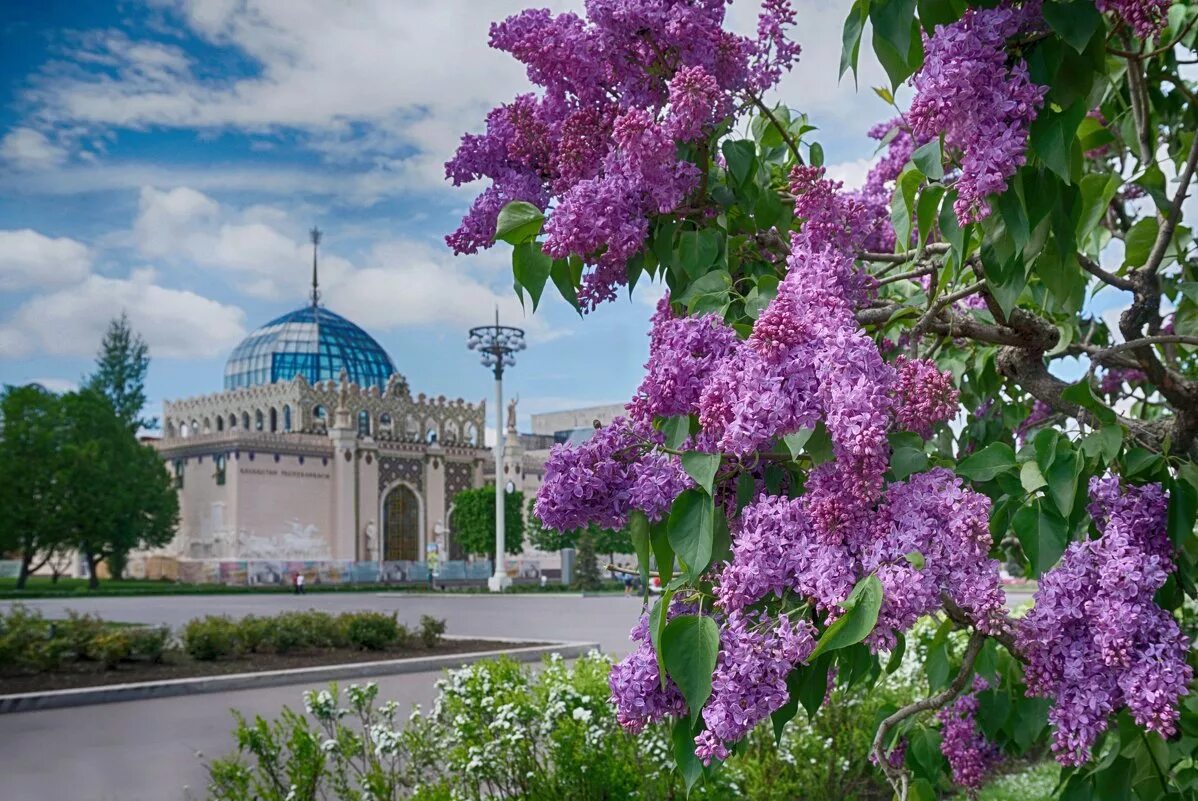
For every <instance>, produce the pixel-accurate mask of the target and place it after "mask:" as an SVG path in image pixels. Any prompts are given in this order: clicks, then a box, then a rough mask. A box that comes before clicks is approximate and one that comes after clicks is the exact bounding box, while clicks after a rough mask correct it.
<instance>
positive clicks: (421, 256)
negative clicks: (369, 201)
mask: <svg viewBox="0 0 1198 801" xmlns="http://www.w3.org/2000/svg"><path fill="white" fill-rule="evenodd" d="M486 258H487V257H483V258H482V259H480V258H455V257H454V256H452V255H450V254H449V252H448V251H446V250H445V249H444V248H441V247H438V246H436V245H430V244H428V243H425V242H419V241H416V240H407V239H401V240H394V241H390V242H385V243H382V244H379V245H376V246H375V247H374V248H373V249H372V250H371V252H370V254H369V255H368V256H367V257H366V259H365V264H366V265H367V266H365V267H364V268H362V269H357V270H353V271H350V272H346V273H344V274H342V275H341V276H339V277H338V279H336V280H335V281H333V282H331V283H330V285H329V286H328V288H327V289H326V290H325V299H326V301H327V302H328V304H329V306H330V307H331V308H333V309H344V310H346V313H347V314H350V315H351V316H352V317H353V319H354V321H355V322H357V323H359V324H361V325H362V326H364V327H365V328H367V329H371V328H379V329H390V328H398V327H420V326H429V325H438V326H445V327H448V328H450V329H461V330H462V331H463V336H464V335H465V334H464V332H465V329H466V328H468V327H470V326H474V325H481V324H483V323H485V322H486V320H487V318H488V317H489V316H490V314H491V313H492V310H493V309H494V308H495V307H496V306H498V307H499V316H500V318H501V320H504V321H510V322H513V323H518V324H519V325H521V326H523V327H524V328H525V329H526V330H527V331H528V338H529V340H530V341H531V342H546V341H548V340H550V339H553V338H555V337H557V336H559V335H561V333H562V332H561V331H558V330H557V329H552V328H550V326H549V325H548V324H547V323H546V320H545V317H544V315H526V313H525V311H524V309H523V308H521V306H520V301H519V299H518V298H517V297H516V296H515V293H513V292H512V291H511V286H510V284H504V286H503V287H502V288H501V289H498V290H497V289H496V288H495V287H493V286H491V285H490V284H489V283H487V282H485V281H483V280H480V278H479V276H478V273H479V272H480V268H481V270H483V271H485V272H492V270H490V269H487V268H486V267H485V265H484V262H485V260H486ZM553 291H554V290H553V288H552V287H548V288H547V289H546V292H553ZM530 310H531V307H530Z"/></svg>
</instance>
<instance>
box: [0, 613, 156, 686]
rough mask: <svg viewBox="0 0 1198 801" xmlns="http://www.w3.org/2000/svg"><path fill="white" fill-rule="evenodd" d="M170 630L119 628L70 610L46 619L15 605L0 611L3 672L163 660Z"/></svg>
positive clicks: (0, 663) (0, 656)
mask: <svg viewBox="0 0 1198 801" xmlns="http://www.w3.org/2000/svg"><path fill="white" fill-rule="evenodd" d="M170 639H171V634H170V629H168V628H167V627H166V626H116V625H114V624H112V623H107V622H105V621H104V620H102V619H101V618H99V617H97V616H96V615H83V614H79V613H77V612H68V613H67V617H66V619H65V620H46V619H45V618H44V617H42V615H41V613H40V612H38V611H37V610H35V609H28V608H26V607H24V606H22V605H20V604H15V605H13V607H12V608H11V609H10V610H9V611H8V613H7V614H4V613H3V612H0V669H3V670H4V671H5V672H9V673H30V672H32V673H43V672H46V671H50V670H58V669H61V668H63V667H64V666H66V665H68V664H70V663H72V662H83V661H91V662H99V663H101V664H103V665H104V666H105V667H108V668H114V667H116V666H117V665H118V664H120V663H121V662H126V661H131V660H142V661H148V662H159V661H161V660H162V656H163V654H165V653H166V651H167V649H168V648H169V646H170Z"/></svg>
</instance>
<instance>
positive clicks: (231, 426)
mask: <svg viewBox="0 0 1198 801" xmlns="http://www.w3.org/2000/svg"><path fill="white" fill-rule="evenodd" d="M235 428H237V415H235V414H231V415H229V430H230V431H232V430H233V429H235Z"/></svg>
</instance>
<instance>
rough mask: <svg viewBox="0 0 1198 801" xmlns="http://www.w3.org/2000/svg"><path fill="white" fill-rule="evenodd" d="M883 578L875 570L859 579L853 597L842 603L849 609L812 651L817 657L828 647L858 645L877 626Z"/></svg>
mask: <svg viewBox="0 0 1198 801" xmlns="http://www.w3.org/2000/svg"><path fill="white" fill-rule="evenodd" d="M882 594H883V593H882V582H881V581H879V580H878V577H877V576H875V575H873V574H872V573H871V574H870V575H868V576H866V577H865V578H863V579H861V580H860V581H858V582H857V586H855V587H853V591H852V592H851V593H849V597H848V598H846V599H845V600H844V603H842V604H841V605H840V606H841V608H842V609H844V610H845V613H844V614H843V615H841V616H840V617H838V618H837V619H836V620H835V621H834V622H833V623H832V625H830V626H828V628H827V629H826V630H825V631H824V633H823V634H822V635H821V636H820V638H819V643H817V644H816V646H815V650H814V651H812V652H811V656H810V657H809V660H810V659H814V658H815V657H817V656H819V655H820V654H822V653H824V652H825V651H835V650H837V649H840V648H847V647H848V646H850V645H856V644H857V643H859V642H861V641H862V640H864V639H865V638H866V637H867V636H869V633H870V632H871V631H873V630H874V625H875V624H876V623H877V622H878V610H880V609H881V608H882Z"/></svg>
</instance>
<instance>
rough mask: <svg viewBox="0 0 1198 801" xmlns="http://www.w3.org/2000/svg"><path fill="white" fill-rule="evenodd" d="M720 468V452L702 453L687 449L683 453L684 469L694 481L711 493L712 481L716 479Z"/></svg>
mask: <svg viewBox="0 0 1198 801" xmlns="http://www.w3.org/2000/svg"><path fill="white" fill-rule="evenodd" d="M719 468H720V455H719V454H718V453H700V452H699V451H686V452H685V453H683V454H682V469H683V470H685V471H686V474H687V475H689V476H690V477H691V478H692V479H694V482H695V483H696V484H698V485H699V486H700V487H702V488H703V489H705V490H707V492H708V493H709V494H710V493H711V485H712V482H713V481H715V474H716V471H717V470H719Z"/></svg>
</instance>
